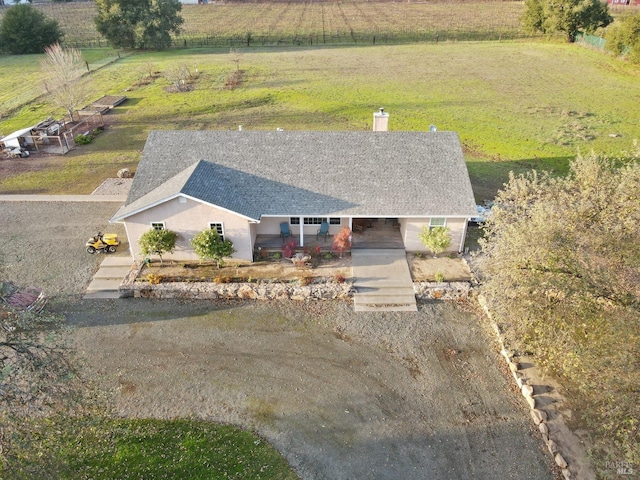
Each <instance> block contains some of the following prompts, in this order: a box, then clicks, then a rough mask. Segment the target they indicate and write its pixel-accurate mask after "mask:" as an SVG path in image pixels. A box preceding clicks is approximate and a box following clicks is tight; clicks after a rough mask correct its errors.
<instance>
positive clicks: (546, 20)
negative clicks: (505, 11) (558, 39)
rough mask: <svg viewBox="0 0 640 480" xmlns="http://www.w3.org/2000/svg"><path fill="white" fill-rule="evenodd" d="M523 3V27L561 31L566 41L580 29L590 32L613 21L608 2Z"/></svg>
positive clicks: (537, 0) (534, 0) (550, 0)
mask: <svg viewBox="0 0 640 480" xmlns="http://www.w3.org/2000/svg"><path fill="white" fill-rule="evenodd" d="M525 5H526V10H525V13H524V15H523V16H522V19H521V20H522V24H523V26H524V28H525V29H526V30H528V31H530V32H541V33H558V32H559V33H564V34H565V35H566V37H567V40H568V41H569V42H573V41H574V40H575V38H576V34H577V33H578V32H579V31H584V32H586V33H592V32H594V31H595V30H596V29H598V28H601V27H606V26H607V25H609V24H610V23H611V22H612V21H613V18H612V17H611V15H609V7H608V5H607V3H606V2H602V1H601V0H525Z"/></svg>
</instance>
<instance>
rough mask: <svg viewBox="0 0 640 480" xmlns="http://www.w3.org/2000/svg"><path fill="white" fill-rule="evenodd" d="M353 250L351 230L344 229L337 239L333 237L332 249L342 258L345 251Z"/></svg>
mask: <svg viewBox="0 0 640 480" xmlns="http://www.w3.org/2000/svg"><path fill="white" fill-rule="evenodd" d="M350 248H351V229H350V228H349V227H343V228H342V230H340V231H339V232H338V233H337V234H336V236H335V237H333V245H332V246H331V249H332V250H333V251H334V252H337V253H338V254H340V258H342V254H343V253H344V252H345V250H349V249H350Z"/></svg>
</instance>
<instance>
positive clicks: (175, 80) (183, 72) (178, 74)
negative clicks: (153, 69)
mask: <svg viewBox="0 0 640 480" xmlns="http://www.w3.org/2000/svg"><path fill="white" fill-rule="evenodd" d="M164 77H165V78H166V79H167V80H169V82H171V85H172V86H173V89H174V91H176V92H186V91H187V90H189V85H188V83H187V82H188V80H189V79H190V78H191V71H189V67H187V66H186V65H185V64H184V63H181V64H180V65H178V66H176V67H172V68H169V69H167V70H165V72H164Z"/></svg>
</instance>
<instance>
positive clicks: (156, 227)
mask: <svg viewBox="0 0 640 480" xmlns="http://www.w3.org/2000/svg"><path fill="white" fill-rule="evenodd" d="M151 228H153V229H154V230H164V229H165V228H167V227H166V226H165V224H164V222H151Z"/></svg>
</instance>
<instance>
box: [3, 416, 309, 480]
mask: <svg viewBox="0 0 640 480" xmlns="http://www.w3.org/2000/svg"><path fill="white" fill-rule="evenodd" d="M13 440H14V448H16V447H17V450H12V451H10V452H8V454H9V458H10V462H9V466H8V468H7V469H6V470H5V471H4V472H3V471H2V466H1V465H0V474H2V475H7V476H6V477H4V476H3V478H15V479H21V478H24V479H30V478H43V477H42V475H43V474H46V478H60V479H76V478H92V479H95V480H100V479H104V480H112V479H120V480H126V479H141V478H149V479H152V478H166V479H187V478H202V479H205V478H206V479H238V480H244V479H249V478H251V479H273V480H293V479H297V478H298V476H297V475H296V474H295V473H294V472H293V470H292V469H291V467H290V466H289V465H288V463H287V462H286V460H285V459H284V458H283V457H282V456H281V455H280V454H279V453H278V452H277V451H276V450H275V449H274V448H273V447H271V445H269V444H268V443H267V442H266V441H265V440H263V439H262V438H260V437H258V436H256V435H254V434H252V433H250V432H246V431H242V430H240V429H238V428H236V427H233V426H230V425H218V424H216V423H213V422H204V421H197V420H150V419H143V420H141V419H105V418H97V417H90V418H78V419H73V418H69V419H66V420H64V419H49V420H46V421H43V422H40V423H39V424H37V426H35V427H34V428H33V429H31V430H30V431H29V434H28V437H25V438H20V440H21V441H23V442H25V443H24V444H22V443H20V441H17V442H16V439H15V438H14V439H13Z"/></svg>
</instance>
